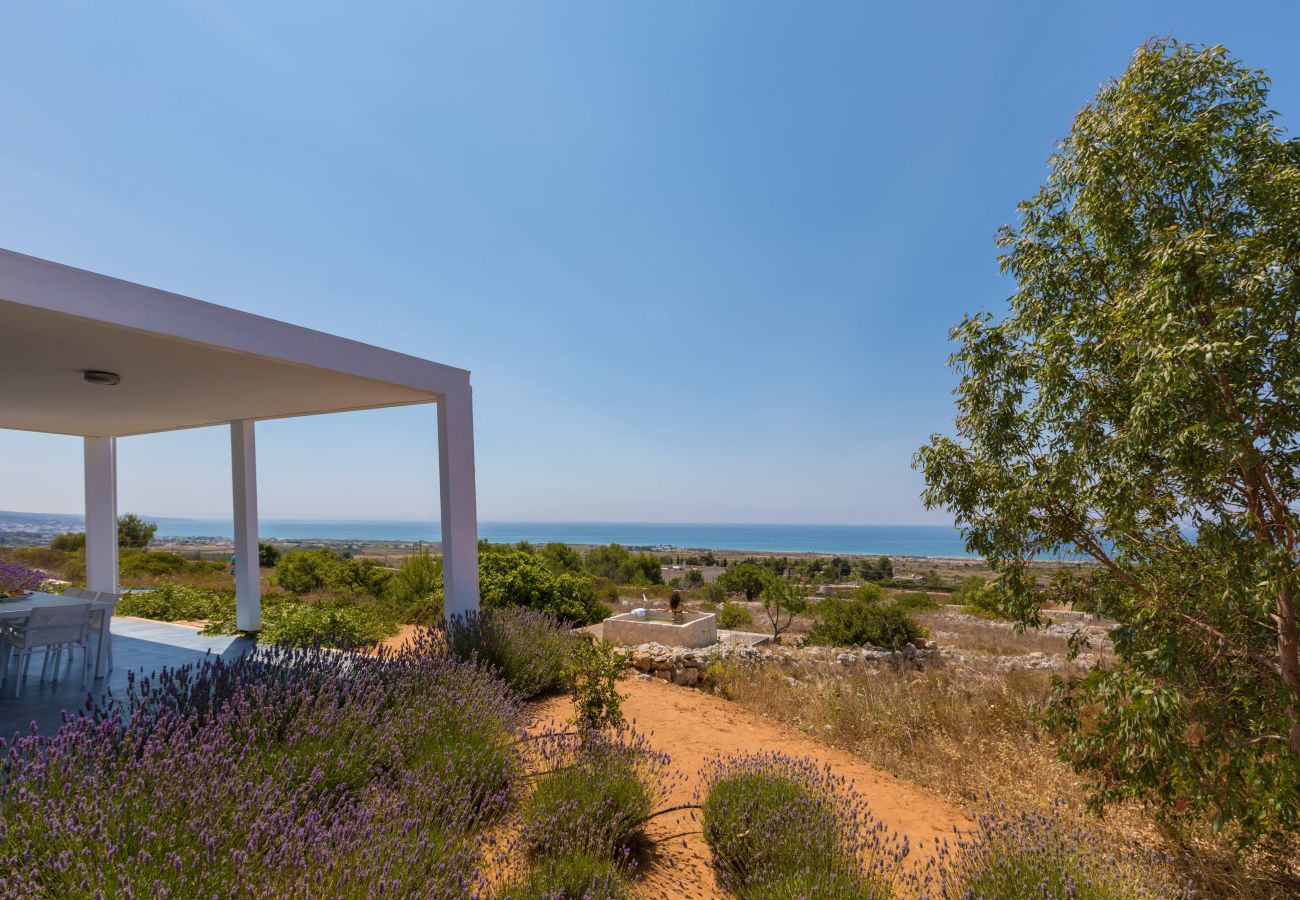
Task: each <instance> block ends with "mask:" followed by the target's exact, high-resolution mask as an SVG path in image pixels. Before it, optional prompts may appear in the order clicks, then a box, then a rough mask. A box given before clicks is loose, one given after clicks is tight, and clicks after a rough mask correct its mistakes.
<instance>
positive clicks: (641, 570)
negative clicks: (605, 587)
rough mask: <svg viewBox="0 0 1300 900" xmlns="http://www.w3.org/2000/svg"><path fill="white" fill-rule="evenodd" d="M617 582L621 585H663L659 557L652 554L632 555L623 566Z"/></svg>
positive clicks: (661, 566) (662, 572) (661, 565)
mask: <svg viewBox="0 0 1300 900" xmlns="http://www.w3.org/2000/svg"><path fill="white" fill-rule="evenodd" d="M619 580H620V581H621V582H622V583H623V584H640V585H645V584H663V583H664V571H663V564H662V563H661V562H660V561H659V557H657V556H654V555H653V554H650V553H634V554H632V555H631V556H629V557H628V558H627V561H626V562H625V563H624V564H623V570H622V577H621V578H620V579H619Z"/></svg>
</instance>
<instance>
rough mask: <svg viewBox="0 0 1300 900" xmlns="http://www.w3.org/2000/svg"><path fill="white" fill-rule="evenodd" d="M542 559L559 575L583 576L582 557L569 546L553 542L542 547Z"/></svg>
mask: <svg viewBox="0 0 1300 900" xmlns="http://www.w3.org/2000/svg"><path fill="white" fill-rule="evenodd" d="M541 555H542V559H544V560H546V564H547V565H548V566H550V567H551V571H552V572H554V573H556V574H557V575H559V574H561V573H564V572H568V573H569V574H571V575H581V574H582V571H583V569H582V557H581V556H580V555H579V554H578V551H577V550H574V549H573V548H572V547H570V546H569V545H568V544H561V543H558V542H552V543H550V544H547V545H546V546H544V547H542V550H541Z"/></svg>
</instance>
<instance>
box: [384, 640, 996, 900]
mask: <svg viewBox="0 0 1300 900" xmlns="http://www.w3.org/2000/svg"><path fill="white" fill-rule="evenodd" d="M417 630H418V629H416V628H415V627H414V626H403V628H402V631H401V632H400V633H399V634H397V635H394V636H393V637H391V638H389V639H388V640H387V641H385V642H384V645H385V646H390V647H393V648H394V649H396V648H398V647H400V646H401V645H402V644H403V643H404V642H405V641H406V639H407V638H409V637H410V635H412V634H413V633H414V632H415V631H417ZM619 694H621V695H622V697H623V714H624V716H626V717H627V719H628V721H629V722H631V723H632V724H633V725H634V726H635V727H636V729H637V730H638V731H640V732H642V733H644V734H646V735H648V736H649V740H650V743H651V744H652V745H654V746H655V747H656V748H657V749H659V750H663V751H664V752H666V753H667V754H668V755H669V756H671V757H672V761H673V766H674V767H675V768H676V769H677V770H678V772H679V773H680V774H681V776H682V779H681V780H680V781H679V782H678V786H677V788H676V789H675V790H674V792H673V793H672V794H671V795H670V796H669V797H668V800H667V804H666V805H668V806H676V805H678V804H682V803H690V802H692V801H693V800H694V799H695V792H696V789H697V788H698V787H699V784H700V782H699V772H700V771H701V770H702V769H703V768H704V764H705V762H706V761H707V760H709V759H711V758H713V757H717V756H725V755H727V754H731V753H744V752H754V751H759V750H776V751H780V752H782V753H786V754H789V755H791V756H804V757H811V758H812V759H814V760H816V761H817V762H818V763H821V764H828V765H829V766H830V767H831V771H832V772H833V773H834V774H836V775H838V776H841V777H843V778H845V779H846V780H848V781H849V782H850V783H851V784H852V785H853V787H854V789H855V790H857V791H858V793H860V794H862V795H863V796H864V797H865V798H866V799H867V802H868V805H869V808H870V810H871V812H872V814H873V815H874V816H875V817H876V819H877V820H879V821H880V822H882V823H884V824H885V825H886V826H887V827H888V828H889V829H890V830H892V831H894V832H895V833H897V834H898V835H899V836H900V837H902V836H906V837H907V838H908V840H909V843H910V844H911V847H912V852H911V857H910V859H911V860H912V861H913V862H919V861H921V860H924V859H926V858H928V857H929V856H930V854H931V853H932V851H933V847H934V844H935V840H936V839H937V838H942V837H949V838H950V837H951V836H952V833H953V828H960V829H961V830H963V831H966V830H968V829H970V828H972V827H973V824H974V823H973V822H972V821H971V819H970V817H969V816H967V815H966V814H965V813H964V812H962V810H960V809H959V808H957V807H955V806H953V805H952V804H951V803H949V802H948V801H946V800H943V799H941V798H940V797H937V796H935V795H934V794H931V793H929V792H928V791H925V790H923V789H921V788H919V787H917V786H915V785H913V784H910V783H908V782H906V781H903V780H901V779H899V778H896V777H894V776H893V775H890V774H889V773H887V772H883V771H881V770H880V769H877V768H875V767H874V766H872V765H869V764H868V763H866V762H864V761H863V760H862V759H860V758H859V757H856V756H854V755H853V754H851V753H847V752H845V751H843V750H838V749H836V748H834V747H828V746H826V745H825V744H821V743H818V742H817V741H815V740H814V739H813V738H811V737H809V736H808V735H806V734H803V733H801V732H798V731H794V730H792V729H789V728H786V727H784V726H782V725H778V724H777V723H775V722H772V721H769V720H768V719H765V718H763V717H761V716H758V715H756V714H754V713H752V712H750V711H749V710H746V709H744V708H742V707H740V706H738V705H736V704H734V703H731V702H730V701H727V700H723V699H722V698H720V697H715V696H713V695H712V694H707V693H704V692H703V691H700V690H697V689H695V688H687V687H677V686H675V685H672V684H669V683H668V682H665V681H660V680H658V679H654V680H651V681H645V680H642V679H640V678H637V677H636V676H632V677H630V678H625V679H624V680H623V681H621V682H620V683H619ZM532 711H533V719H532V722H531V724H530V727H529V730H530V731H534V732H537V731H542V730H544V729H548V728H554V729H556V730H561V731H562V730H565V728H566V727H567V723H568V721H569V720H570V719H571V718H572V716H573V706H572V703H571V702H570V700H569V698H568V697H550V698H547V699H545V700H541V701H537V702H535V703H533V704H532ZM699 830H700V823H699V819H698V818H697V816H696V815H695V814H694V812H693V811H691V810H684V811H681V812H677V813H671V814H669V815H664V816H659V817H657V818H655V819H652V820H651V821H650V823H649V824H648V825H647V832H648V834H649V837H650V839H651V840H652V841H657V840H660V839H662V838H667V837H670V836H673V835H678V834H681V833H682V832H696V833H694V834H688V835H686V836H684V837H678V838H674V839H673V840H671V841H666V842H664V843H662V844H658V845H657V848H656V851H655V853H654V854H653V855H652V856H651V858H650V859H648V860H645V861H644V862H643V868H642V869H641V871H640V874H639V876H638V878H637V887H636V889H635V896H637V897H640V898H660V897H677V898H683V900H688V898H695V900H701V898H709V897H722V896H725V895H724V894H723V893H722V891H721V890H719V888H718V886H717V883H716V881H715V880H714V878H713V867H712V865H711V864H710V861H709V850H708V847H707V846H706V845H705V843H704V839H703V838H702V837H701V836H700V835H699V834H698V832H699Z"/></svg>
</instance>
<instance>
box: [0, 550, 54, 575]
mask: <svg viewBox="0 0 1300 900" xmlns="http://www.w3.org/2000/svg"><path fill="white" fill-rule="evenodd" d="M3 558H4V559H7V560H9V561H10V562H18V563H22V564H23V565H25V566H31V567H32V568H33V569H44V570H46V571H49V570H51V569H58V568H61V567H62V566H63V564H64V563H65V562H67V561H68V554H67V553H65V552H64V551H62V550H55V549H52V548H50V547H6V548H4V557H3Z"/></svg>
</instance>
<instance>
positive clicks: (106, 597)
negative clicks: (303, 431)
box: [54, 587, 119, 672]
mask: <svg viewBox="0 0 1300 900" xmlns="http://www.w3.org/2000/svg"><path fill="white" fill-rule="evenodd" d="M63 596H65V597H72V598H74V599H77V600H91V601H96V602H101V603H112V604H114V605H116V604H117V601H118V599H119V598H118V595H117V594H111V593H109V592H108V591H92V590H90V589H89V588H79V587H71V588H68V589H67V590H65V591H64V592H63ZM112 615H113V613H112V612H111V611H110V610H106V609H96V610H91V612H90V633H91V634H92V635H94V637H95V646H97V647H98V646H99V634H100V631H101V630H102V629H103V628H105V627H107V625H108V619H109V617H110V616H112ZM61 655H62V654H61V653H60V651H59V650H55V651H54V659H55V663H54V664H55V665H58V659H59V657H60V656H61ZM68 662H69V664H71V662H72V657H71V655H69V657H68ZM96 662H98V657H96ZM112 670H113V643H112V641H110V642H109V644H108V668H106V669H105V670H104V671H105V672H111V671H112Z"/></svg>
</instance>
